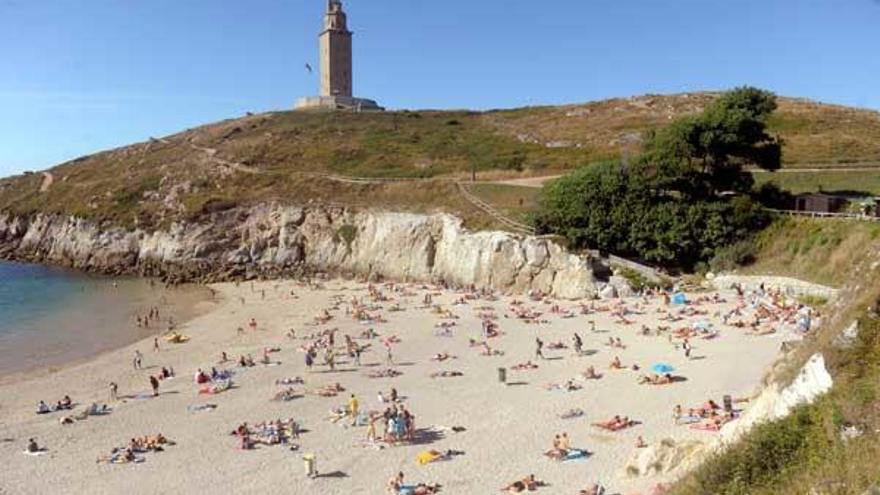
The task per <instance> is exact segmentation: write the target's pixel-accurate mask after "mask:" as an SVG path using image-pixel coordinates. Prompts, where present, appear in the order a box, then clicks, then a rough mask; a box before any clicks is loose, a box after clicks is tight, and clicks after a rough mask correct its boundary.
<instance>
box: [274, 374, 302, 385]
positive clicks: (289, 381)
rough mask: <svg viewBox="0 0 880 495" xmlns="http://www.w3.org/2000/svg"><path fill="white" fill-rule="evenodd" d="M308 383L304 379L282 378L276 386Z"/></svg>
mask: <svg viewBox="0 0 880 495" xmlns="http://www.w3.org/2000/svg"><path fill="white" fill-rule="evenodd" d="M305 382H306V381H305V380H303V379H302V377H299V376H297V377H294V378H282V379H280V380H275V385H302V384H304V383H305Z"/></svg>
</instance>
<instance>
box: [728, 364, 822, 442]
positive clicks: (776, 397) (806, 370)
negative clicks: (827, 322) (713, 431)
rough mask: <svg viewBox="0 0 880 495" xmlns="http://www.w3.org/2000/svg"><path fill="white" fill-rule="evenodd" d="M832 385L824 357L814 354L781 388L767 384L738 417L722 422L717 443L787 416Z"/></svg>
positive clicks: (736, 437)
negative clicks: (735, 419) (788, 382)
mask: <svg viewBox="0 0 880 495" xmlns="http://www.w3.org/2000/svg"><path fill="white" fill-rule="evenodd" d="M832 385H834V381H833V379H832V378H831V374H829V373H828V370H827V369H826V368H825V358H824V357H823V356H822V354H814V355H813V356H812V357H810V359H809V360H808V361H807V363H806V364H805V365H804V367H803V368H801V370H800V372H799V373H798V375H797V377H796V378H795V379H794V381H793V382H792V383H791V384H790V385H789V386H787V387H784V388H781V387H780V386H779V385H778V384H775V383H771V384H770V385H769V386H768V387H767V388H765V389H764V390H763V391H762V392H761V394H760V395H759V396H758V398H757V399H755V400H754V402H753V403H752V404H750V405H749V408H748V409H747V410H746V412H745V413H744V414H743V415H742V417H741V418H740V419H739V420H737V421H734V422H731V423H728V424H726V425H724V427H723V428H721V434H720V435H719V437H718V439H719V442H720V444H722V445H727V444H730V443H733V442H735V441H736V440H738V439H739V438H741V437H742V436H743V435H744V434H745V433H747V432H748V431H749V430H751V429H752V428H753V427H754V426H755V425H757V424H760V423H763V422H767V421H773V420H775V419H779V418H783V417H785V416H788V414H789V413H790V412H791V411H792V409H794V408H795V407H797V406H799V405H801V404H810V403H812V402H813V401H814V400H816V398H817V397H819V396H820V395H822V394H824V393H826V392H828V391H829V390H831V386H832Z"/></svg>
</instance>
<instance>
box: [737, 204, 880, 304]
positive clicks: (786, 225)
mask: <svg viewBox="0 0 880 495" xmlns="http://www.w3.org/2000/svg"><path fill="white" fill-rule="evenodd" d="M878 236H880V224H876V223H873V222H860V221H846V220H843V221H842V220H832V219H810V218H787V217H786V218H778V219H776V220H775V221H774V222H773V223H772V224H771V225H770V226H769V227H768V228H767V229H765V230H764V231H763V232H761V233H760V234H758V235H757V236H756V238H755V240H754V243H755V248H756V249H755V255H754V258H755V262H754V263H753V264H751V265H749V266H747V267H745V268H743V269H742V270H741V272H743V273H746V274H753V275H780V276H790V277H795V278H799V279H802V280H807V281H810V282H814V283H818V284H824V285H830V286H834V287H839V286H841V285H843V284H844V282H846V281H847V280H849V279H851V278H853V277H857V276H858V274H857V273H855V267H856V266H858V264H857V263H856V262H857V261H858V260H862V259H866V258H867V257H869V255H870V254H871V253H872V245H873V242H874V241H875V240H876V239H877V238H878Z"/></svg>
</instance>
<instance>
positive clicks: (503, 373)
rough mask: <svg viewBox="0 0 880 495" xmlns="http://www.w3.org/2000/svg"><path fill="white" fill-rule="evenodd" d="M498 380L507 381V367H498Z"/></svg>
mask: <svg viewBox="0 0 880 495" xmlns="http://www.w3.org/2000/svg"><path fill="white" fill-rule="evenodd" d="M498 381H499V382H500V383H507V368H498Z"/></svg>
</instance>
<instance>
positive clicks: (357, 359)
mask: <svg viewBox="0 0 880 495" xmlns="http://www.w3.org/2000/svg"><path fill="white" fill-rule="evenodd" d="M353 349H354V363H355V364H356V365H358V366H360V365H361V353H362V352H364V349H363V348H362V347H361V346H359V345H358V344H354V348H353Z"/></svg>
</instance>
